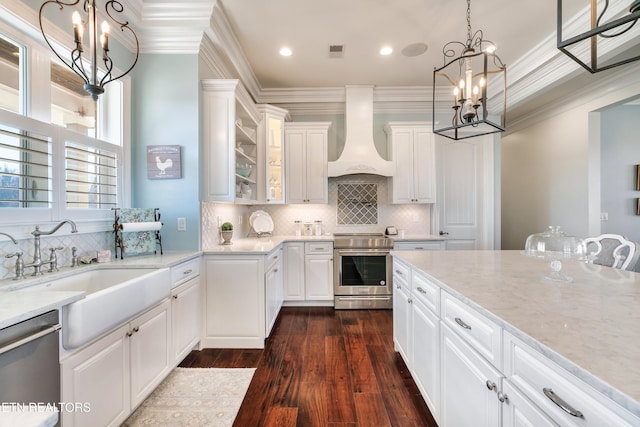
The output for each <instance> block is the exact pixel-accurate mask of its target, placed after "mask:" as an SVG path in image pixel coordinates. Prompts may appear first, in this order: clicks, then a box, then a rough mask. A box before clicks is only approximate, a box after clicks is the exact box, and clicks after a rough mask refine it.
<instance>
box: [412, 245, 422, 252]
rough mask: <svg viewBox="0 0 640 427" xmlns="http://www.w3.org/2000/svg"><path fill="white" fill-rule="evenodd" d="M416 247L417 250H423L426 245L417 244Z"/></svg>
mask: <svg viewBox="0 0 640 427" xmlns="http://www.w3.org/2000/svg"><path fill="white" fill-rule="evenodd" d="M414 249H415V250H417V251H423V250H424V246H416V247H415V248H414Z"/></svg>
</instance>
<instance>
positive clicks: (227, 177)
mask: <svg viewBox="0 0 640 427" xmlns="http://www.w3.org/2000/svg"><path fill="white" fill-rule="evenodd" d="M201 86H202V90H203V93H202V110H203V118H202V123H203V129H202V132H203V133H202V139H203V154H204V155H203V158H202V168H203V171H204V179H203V186H202V189H203V194H202V200H205V201H211V202H237V203H256V202H257V200H258V192H259V191H260V190H259V187H260V186H261V185H262V182H263V179H264V178H263V177H261V175H260V171H259V169H261V168H260V167H259V165H258V164H259V160H260V159H258V146H257V129H258V125H259V124H260V122H261V120H262V116H261V114H260V112H259V111H258V110H257V109H256V107H255V104H254V103H253V100H252V99H251V96H250V95H249V93H248V92H247V91H246V89H244V87H243V86H242V84H240V82H239V81H238V80H231V79H230V80H225V79H208V80H202V81H201ZM245 166H246V167H247V168H251V172H250V173H249V174H248V176H243V174H242V172H241V170H240V169H242V168H244V167H245ZM238 190H244V191H238Z"/></svg>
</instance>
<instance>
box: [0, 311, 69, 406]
mask: <svg viewBox="0 0 640 427" xmlns="http://www.w3.org/2000/svg"><path fill="white" fill-rule="evenodd" d="M59 335H60V321H59V316H58V311H57V310H53V311H49V312H47V313H44V314H41V315H39V316H36V317H32V318H31V319H27V320H24V321H22V322H20V323H17V324H15V325H11V326H8V327H6V328H4V329H0V402H2V403H3V404H4V405H7V404H9V405H12V404H24V405H29V404H40V405H46V404H50V405H56V406H57V405H58V403H59V402H60V362H59V354H58V346H59Z"/></svg>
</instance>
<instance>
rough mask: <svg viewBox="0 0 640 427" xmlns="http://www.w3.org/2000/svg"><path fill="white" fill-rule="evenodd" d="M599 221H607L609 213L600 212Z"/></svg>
mask: <svg viewBox="0 0 640 427" xmlns="http://www.w3.org/2000/svg"><path fill="white" fill-rule="evenodd" d="M600 221H609V213H608V212H600Z"/></svg>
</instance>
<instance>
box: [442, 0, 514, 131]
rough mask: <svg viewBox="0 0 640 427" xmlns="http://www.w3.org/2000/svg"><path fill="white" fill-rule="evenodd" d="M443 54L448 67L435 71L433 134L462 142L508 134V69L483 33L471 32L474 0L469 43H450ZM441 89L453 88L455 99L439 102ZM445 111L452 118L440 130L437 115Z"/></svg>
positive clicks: (469, 5)
mask: <svg viewBox="0 0 640 427" xmlns="http://www.w3.org/2000/svg"><path fill="white" fill-rule="evenodd" d="M442 53H443V55H444V65H443V66H442V67H441V68H436V69H434V70H433V87H434V90H433V132H434V133H436V134H439V135H443V136H446V137H447V138H451V139H455V140H458V139H465V138H471V137H475V136H480V135H486V134H490V133H496V132H502V131H504V130H505V116H506V106H507V102H506V100H507V67H506V66H505V65H504V64H503V63H502V61H501V60H500V58H499V57H498V55H497V54H496V46H495V45H494V44H493V43H492V42H491V41H489V40H485V39H484V38H483V33H482V31H481V30H478V31H476V32H475V33H474V32H472V31H471V0H467V41H466V42H465V43H462V42H458V41H452V42H449V43H447V44H445V45H444V47H443V48H442ZM438 87H448V88H450V90H451V92H450V95H451V96H450V97H447V98H446V100H442V99H438V97H437V96H436V93H437V92H438V91H437V90H436V88H438ZM491 92H495V94H493V96H494V98H491V97H490V96H491V95H492V93H491ZM496 94H497V95H501V96H496ZM442 111H450V112H451V113H450V114H451V115H447V117H450V119H448V118H447V119H446V120H445V122H444V126H443V127H440V128H436V126H439V125H440V124H439V123H438V122H439V120H438V119H437V117H436V113H437V112H442Z"/></svg>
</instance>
